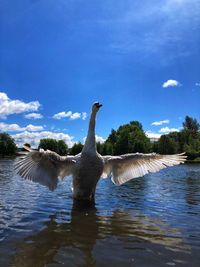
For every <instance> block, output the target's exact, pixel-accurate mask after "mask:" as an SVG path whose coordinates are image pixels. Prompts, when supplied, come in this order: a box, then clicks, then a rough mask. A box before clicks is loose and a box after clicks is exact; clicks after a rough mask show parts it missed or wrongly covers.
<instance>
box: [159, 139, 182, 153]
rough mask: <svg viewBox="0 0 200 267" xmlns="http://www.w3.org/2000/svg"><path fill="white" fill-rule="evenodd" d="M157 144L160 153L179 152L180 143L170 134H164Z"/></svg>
mask: <svg viewBox="0 0 200 267" xmlns="http://www.w3.org/2000/svg"><path fill="white" fill-rule="evenodd" d="M157 144H158V152H159V153H160V154H176V153H177V152H178V143H177V142H176V141H175V140H174V139H173V137H171V136H170V135H162V136H161V137H160V139H159V141H158V143H157Z"/></svg>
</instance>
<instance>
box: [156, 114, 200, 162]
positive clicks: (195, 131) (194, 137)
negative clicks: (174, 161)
mask: <svg viewBox="0 0 200 267" xmlns="http://www.w3.org/2000/svg"><path fill="white" fill-rule="evenodd" d="M199 129H200V128H199V123H198V122H197V120H196V119H194V118H192V117H189V116H186V117H185V121H184V122H183V129H182V130H181V131H180V132H174V133H170V134H168V135H162V136H161V137H160V139H159V140H158V142H156V143H154V144H153V149H154V151H155V152H158V153H160V154H174V153H181V152H186V155H187V156H188V159H190V160H193V159H196V158H197V157H199V156H200V132H199Z"/></svg>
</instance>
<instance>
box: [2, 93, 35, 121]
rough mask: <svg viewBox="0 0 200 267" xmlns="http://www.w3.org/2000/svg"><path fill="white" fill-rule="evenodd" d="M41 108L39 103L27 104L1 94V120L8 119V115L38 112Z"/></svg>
mask: <svg viewBox="0 0 200 267" xmlns="http://www.w3.org/2000/svg"><path fill="white" fill-rule="evenodd" d="M39 107H40V103H39V102H38V101H32V102H28V103H25V102H23V101H21V100H17V99H16V100H11V99H10V98H9V97H8V96H7V94H6V93H3V92H0V118H2V119H6V117H7V116H8V115H11V114H19V113H23V112H27V111H37V110H38V108H39Z"/></svg>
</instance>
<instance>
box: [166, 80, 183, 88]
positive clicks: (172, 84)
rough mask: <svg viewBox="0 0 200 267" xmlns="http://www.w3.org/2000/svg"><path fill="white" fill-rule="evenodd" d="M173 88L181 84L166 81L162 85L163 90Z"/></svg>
mask: <svg viewBox="0 0 200 267" xmlns="http://www.w3.org/2000/svg"><path fill="white" fill-rule="evenodd" d="M173 86H181V84H180V83H179V82H178V81H176V80H167V81H166V82H164V83H163V85H162V87H163V88H167V87H173Z"/></svg>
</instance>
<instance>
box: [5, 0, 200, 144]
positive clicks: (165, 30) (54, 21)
mask: <svg viewBox="0 0 200 267" xmlns="http://www.w3.org/2000/svg"><path fill="white" fill-rule="evenodd" d="M0 10H1V11H0V12H1V14H0V36H1V42H0V131H7V132H9V133H10V134H11V135H13V137H14V138H15V139H16V142H17V143H18V144H19V145H20V144H22V143H24V142H29V143H31V144H32V145H35V146H36V145H37V143H38V141H39V139H40V138H44V137H53V138H63V139H64V140H65V141H66V142H67V143H68V144H69V145H70V146H71V145H72V144H73V142H75V141H82V140H83V138H84V137H85V135H86V133H87V126H88V119H89V118H88V116H89V114H90V109H91V105H92V103H93V102H94V101H96V100H98V101H100V102H101V103H102V104H103V108H102V109H101V110H100V112H99V114H98V119H97V127H96V128H97V129H96V130H97V135H98V140H101V141H102V140H103V139H105V138H106V137H107V136H108V135H109V133H110V131H111V129H112V128H114V129H116V128H117V127H118V126H119V125H121V124H124V123H128V122H129V121H131V120H139V121H140V122H141V123H142V124H143V127H144V130H145V131H146V132H147V133H148V134H149V136H159V135H160V134H163V133H167V132H170V131H175V130H176V131H178V130H180V127H181V125H182V121H183V120H184V117H185V116H186V115H190V116H192V117H195V118H197V119H198V120H200V113H199V111H200V105H199V102H200V16H199V14H200V0H163V1H158V0H152V1H149V0H148V1H147V0H135V1H133V0H117V1H116V0H106V1H103V0H99V1H93V0H86V1H85V0H84V1H83V0H76V1H74V0H68V1H66V0H56V1H55V0H48V1H44V0H21V1H4V0H1V1H0ZM56 114H57V115H56ZM152 123H153V125H152Z"/></svg>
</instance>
